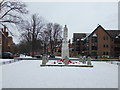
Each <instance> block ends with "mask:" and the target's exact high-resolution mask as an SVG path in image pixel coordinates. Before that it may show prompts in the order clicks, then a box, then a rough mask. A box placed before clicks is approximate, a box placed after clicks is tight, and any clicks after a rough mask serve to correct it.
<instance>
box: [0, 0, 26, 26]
mask: <svg viewBox="0 0 120 90" xmlns="http://www.w3.org/2000/svg"><path fill="white" fill-rule="evenodd" d="M27 13H28V10H27V9H26V5H25V4H24V3H23V2H20V1H18V0H2V1H0V24H4V23H14V24H18V23H20V22H21V21H22V18H21V14H27Z"/></svg>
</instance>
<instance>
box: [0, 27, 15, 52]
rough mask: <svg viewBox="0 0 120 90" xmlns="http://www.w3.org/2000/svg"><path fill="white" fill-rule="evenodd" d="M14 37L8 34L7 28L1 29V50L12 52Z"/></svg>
mask: <svg viewBox="0 0 120 90" xmlns="http://www.w3.org/2000/svg"><path fill="white" fill-rule="evenodd" d="M13 45H14V43H13V38H12V37H11V36H9V35H8V31H7V28H6V27H4V28H1V29H0V52H1V53H2V52H12V47H13Z"/></svg>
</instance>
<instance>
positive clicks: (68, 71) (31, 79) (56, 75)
mask: <svg viewBox="0 0 120 90" xmlns="http://www.w3.org/2000/svg"><path fill="white" fill-rule="evenodd" d="M92 63H93V65H94V67H93V68H90V67H40V64H41V61H40V60H34V61H32V60H30V61H28V60H25V61H20V62H16V63H11V64H7V65H3V66H2V70H3V71H2V87H3V88H118V66H117V65H115V64H110V63H105V62H92Z"/></svg>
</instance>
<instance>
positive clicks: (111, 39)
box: [83, 25, 120, 58]
mask: <svg viewBox="0 0 120 90" xmlns="http://www.w3.org/2000/svg"><path fill="white" fill-rule="evenodd" d="M83 51H84V55H91V56H92V57H95V58H103V57H104V58H113V57H119V56H120V30H105V29H104V28H103V27H102V26H101V25H99V26H98V27H97V28H96V29H95V30H94V31H93V32H92V33H91V34H90V35H89V36H88V37H87V38H86V39H85V40H84V50H83Z"/></svg>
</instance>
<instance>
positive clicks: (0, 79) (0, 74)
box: [0, 66, 2, 90]
mask: <svg viewBox="0 0 120 90" xmlns="http://www.w3.org/2000/svg"><path fill="white" fill-rule="evenodd" d="M1 89H2V66H0V90H1Z"/></svg>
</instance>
